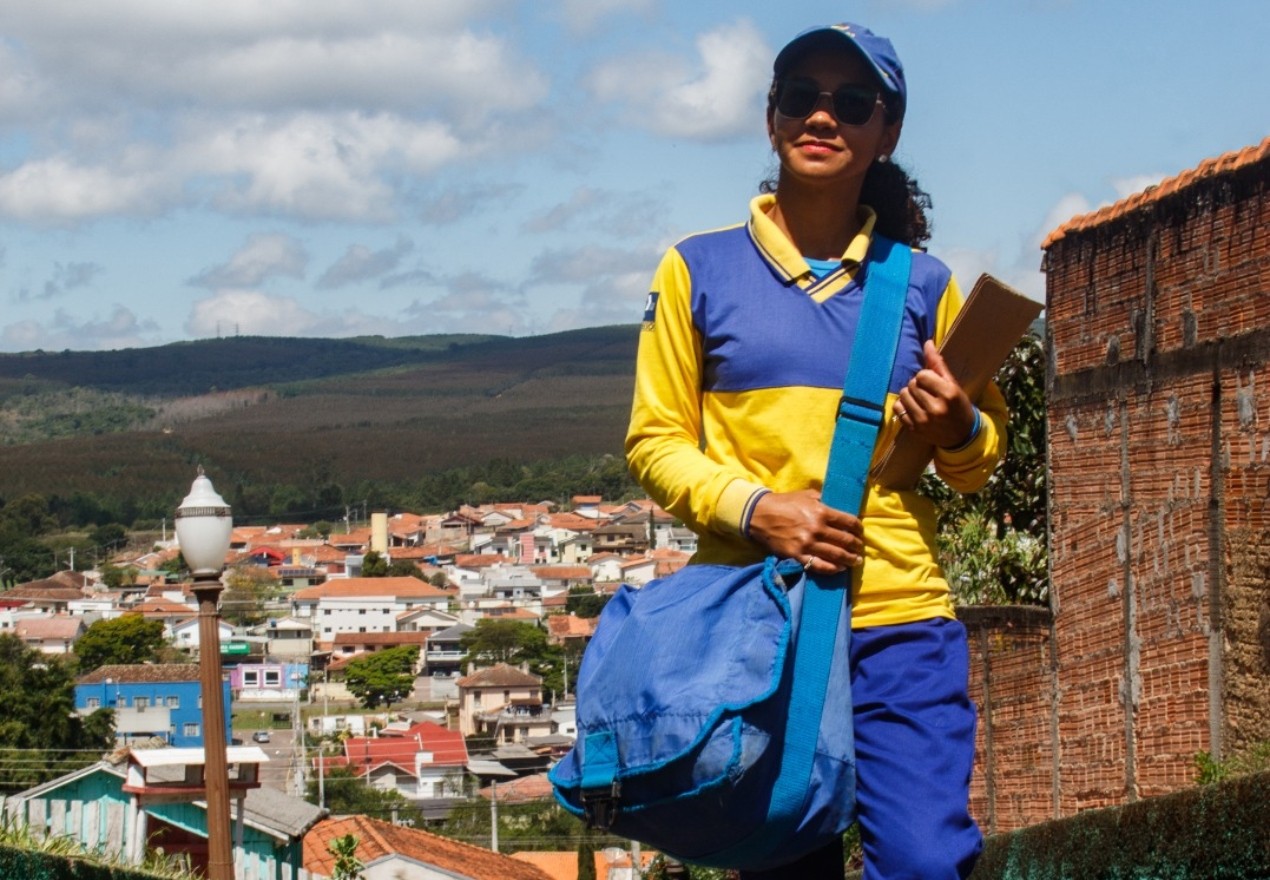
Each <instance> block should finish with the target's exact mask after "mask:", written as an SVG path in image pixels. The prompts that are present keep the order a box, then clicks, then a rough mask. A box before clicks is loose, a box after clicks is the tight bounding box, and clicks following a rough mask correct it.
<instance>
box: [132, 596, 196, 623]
mask: <svg viewBox="0 0 1270 880" xmlns="http://www.w3.org/2000/svg"><path fill="white" fill-rule="evenodd" d="M132 610H133V611H135V612H136V613H137V614H140V615H141V616H142V617H144V618H146V619H147V620H161V621H163V622H164V623H165V624H172V623H177V622H180V621H182V620H186V619H187V618H189V617H191V616H192V615H194V614H196V613H197V612H198V609H197V608H191V607H190V606H189V605H182V604H178V603H176V602H169V601H168V600H167V599H146V600H145V601H143V602H140V603H138V604H137V605H135V606H134V607H133V608H132Z"/></svg>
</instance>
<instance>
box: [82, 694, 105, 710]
mask: <svg viewBox="0 0 1270 880" xmlns="http://www.w3.org/2000/svg"><path fill="white" fill-rule="evenodd" d="M84 708H86V709H100V708H101V700H99V699H97V698H96V697H89V698H88V699H87V700H86V701H85V703H84Z"/></svg>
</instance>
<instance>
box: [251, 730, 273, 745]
mask: <svg viewBox="0 0 1270 880" xmlns="http://www.w3.org/2000/svg"><path fill="white" fill-rule="evenodd" d="M251 740H252V742H258V743H267V742H269V731H267V730H257V731H256V732H255V733H253V734H252V735H251Z"/></svg>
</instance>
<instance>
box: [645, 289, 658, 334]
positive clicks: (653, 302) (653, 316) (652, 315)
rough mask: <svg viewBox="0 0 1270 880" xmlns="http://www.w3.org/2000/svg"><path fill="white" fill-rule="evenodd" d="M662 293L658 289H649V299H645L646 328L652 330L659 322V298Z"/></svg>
mask: <svg viewBox="0 0 1270 880" xmlns="http://www.w3.org/2000/svg"><path fill="white" fill-rule="evenodd" d="M660 296H661V294H660V293H658V292H657V291H655V290H654V291H649V293H648V299H647V300H645V301H644V329H645V330H651V329H653V327H654V325H656V323H657V299H658V297H660Z"/></svg>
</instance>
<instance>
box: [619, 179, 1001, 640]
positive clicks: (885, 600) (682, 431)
mask: <svg viewBox="0 0 1270 880" xmlns="http://www.w3.org/2000/svg"><path fill="white" fill-rule="evenodd" d="M773 201H774V199H773V197H772V196H770V195H768V196H759V197H757V198H756V199H754V200H753V202H751V205H750V219H749V222H748V223H745V224H739V225H736V226H732V227H728V228H724V229H719V230H715V231H711V232H704V233H701V234H698V235H693V236H689V237H688V238H686V239H684V240H683V241H681V242H679V243H678V244H677V245H675V246H674V247H673V248H671V249H670V250H669V251H668V252H667V253H666V255H665V257H664V258H663V259H662V262H661V264H660V266H659V267H658V269H657V273H656V275H655V276H654V278H653V284H652V292H651V293H650V294H649V297H648V304H647V305H646V307H645V314H644V327H643V331H642V333H641V336H640V344H639V356H638V359H637V362H636V377H635V399H634V404H633V406H632V411H631V423H630V428H629V431H628V433H627V437H626V455H627V461H628V462H629V464H630V467H631V471H632V473H633V474H634V475H635V477H636V478H637V479H638V480H639V482H640V484H641V485H642V486H643V487H644V489H645V491H647V492H648V494H649V496H650V497H652V498H653V499H654V500H656V501H657V502H658V503H659V504H661V505H662V506H663V507H664V508H666V509H667V510H668V511H670V512H671V513H673V514H674V515H675V516H676V517H678V518H679V519H681V520H683V522H684V523H686V524H687V525H688V526H689V527H690V528H692V529H693V530H694V531H695V532H697V533H698V535H699V536H700V539H699V543H698V547H699V549H698V552H697V554H696V556H694V557H693V562H694V563H724V564H734V565H741V564H746V563H750V562H754V561H757V560H759V559H761V558H762V556H763V550H762V549H761V548H760V547H759V546H758V545H756V544H754V543H752V542H751V541H749V540H748V539H747V538H746V537H745V536H744V534H743V529H744V527H745V525H746V523H748V520H749V515H750V512H751V509H752V507H753V505H754V503H755V502H756V501H757V500H758V498H759V496H761V495H762V494H763V491H764V490H765V489H770V490H772V491H774V492H790V491H795V490H799V489H807V488H814V489H819V488H820V486H821V484H822V482H823V478H824V473H825V466H826V463H827V461H828V456H829V446H830V442H831V439H832V437H833V430H834V418H835V413H836V411H837V405H838V400H839V398H840V397H841V395H842V381H843V377H844V376H845V375H846V370H847V359H848V355H849V353H850V350H851V344H852V341H853V339H854V336H855V328H856V324H857V322H858V320H859V316H860V305H861V301H862V299H863V294H864V290H863V282H864V277H863V276H864V273H865V272H867V266H863V265H862V262H863V260H864V257H865V255H866V254H867V252H868V248H869V242H870V239H871V236H872V232H873V224H874V221H875V215H874V214H873V212H872V211H871V210H870V209H868V208H861V220H862V228H861V231H860V233H859V234H858V235H857V236H856V237H855V238H854V239H853V240H852V242H851V243H850V245H849V246H848V247H847V250H846V253H844V254H843V257H842V267H841V268H840V269H837V270H835V271H833V272H830V273H829V274H828V275H826V276H824V277H823V278H817V277H816V276H815V275H814V274H813V273H812V271H811V269H810V268H809V266H808V264H807V262H806V260H804V259H803V257H802V256H801V255H800V254H799V253H798V251H797V249H796V248H795V247H794V245H793V243H792V242H790V241H789V239H788V238H787V237H786V236H785V235H784V234H783V233H782V232H781V231H780V229H778V228H777V227H776V225H775V224H774V223H773V222H772V221H771V220H770V219H769V218H768V216H767V211H768V210H770V208H771V206H772V204H773ZM961 305H962V295H961V292H960V290H959V289H958V287H957V284H956V282H955V281H954V279H953V277H952V272H951V271H950V270H949V269H948V267H947V266H945V265H944V264H943V263H941V262H940V261H939V260H937V259H935V258H934V257H932V256H930V255H929V254H926V253H923V252H915V253H914V254H913V268H912V274H911V276H910V279H909V287H908V296H907V302H906V304H905V314H904V319H903V324H902V327H901V330H900V341H899V347H898V350H897V353H896V360H895V367H894V370H893V372H892V375H891V380H890V386H889V388H888V393H887V403H886V410H887V415H888V418H887V419H886V422H885V424H884V427H883V430H882V432H881V433H880V435H879V438H878V444H877V449H884V448H885V447H886V445H887V443H888V442H889V441H890V439H891V438H892V437H893V436H894V434H895V433H896V432H897V431H899V430H900V427H899V425H898V423H896V422H895V421H894V420H893V419H891V418H889V415H890V411H891V407H892V405H893V404H894V402H895V397H896V395H897V394H898V393H899V391H900V390H902V389H903V387H904V386H905V385H906V384H907V383H908V381H909V379H911V378H912V377H913V375H914V374H915V373H916V372H917V371H918V370H920V369H921V368H922V367H923V365H924V355H923V352H922V347H923V344H924V343H925V341H926V340H928V339H933V340H934V341H935V343H936V344H937V345H938V344H939V343H940V342H941V341H942V340H943V337H944V335H945V334H946V333H947V332H948V329H949V328H950V327H951V326H952V322H953V319H954V318H955V317H956V315H957V312H958V311H959V310H960V308H961ZM976 403H977V405H978V406H979V409H980V410H981V412H982V420H981V425H980V429H979V431H978V433H977V434H976V435H975V436H974V437H973V439H971V440H970V442H968V443H967V444H966V445H964V446H962V447H960V448H958V449H956V450H946V449H940V450H937V451H936V455H935V461H934V464H935V469H936V472H937V473H938V474H939V476H940V477H941V478H942V479H943V480H944V481H945V482H946V483H948V485H950V486H951V487H952V488H953V489H956V490H957V491H960V492H973V491H976V490H977V489H979V488H981V487H982V486H983V484H984V483H985V482H987V479H988V477H989V476H990V475H991V473H992V471H993V469H994V468H995V467H996V465H997V463H998V461H999V460H1000V458H1001V455H1002V453H1003V451H1004V449H1005V442H1006V435H1005V425H1006V407H1005V401H1004V399H1003V398H1002V397H1001V393H1000V391H998V390H997V388H996V387H995V386H989V388H988V389H987V390H986V391H985V392H984V393H983V395H982V396H981V398H980V399H979V400H978V401H976ZM862 511H863V512H862V515H861V519H862V521H863V524H864V539H865V559H864V563H863V566H862V567H861V568H859V569H856V571H855V574H854V576H853V591H854V595H853V603H854V608H853V611H852V625H853V627H856V628H860V627H866V626H879V625H888V624H895V623H908V622H912V621H917V620H926V619H930V618H934V617H952V616H953V610H952V602H951V599H950V597H949V592H948V584H947V582H946V581H945V580H944V577H943V573H942V571H941V570H940V568H939V564H938V562H937V559H936V549H935V528H936V512H935V508H934V505H933V504H931V502H930V501H929V500H928V499H926V498H923V497H921V496H920V495H918V494H917V493H916V492H912V491H897V490H892V489H888V488H886V487H883V486H878V485H876V484H874V483H872V482H870V484H869V486H868V490H867V494H866V498H865V503H864V506H863V508H862Z"/></svg>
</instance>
